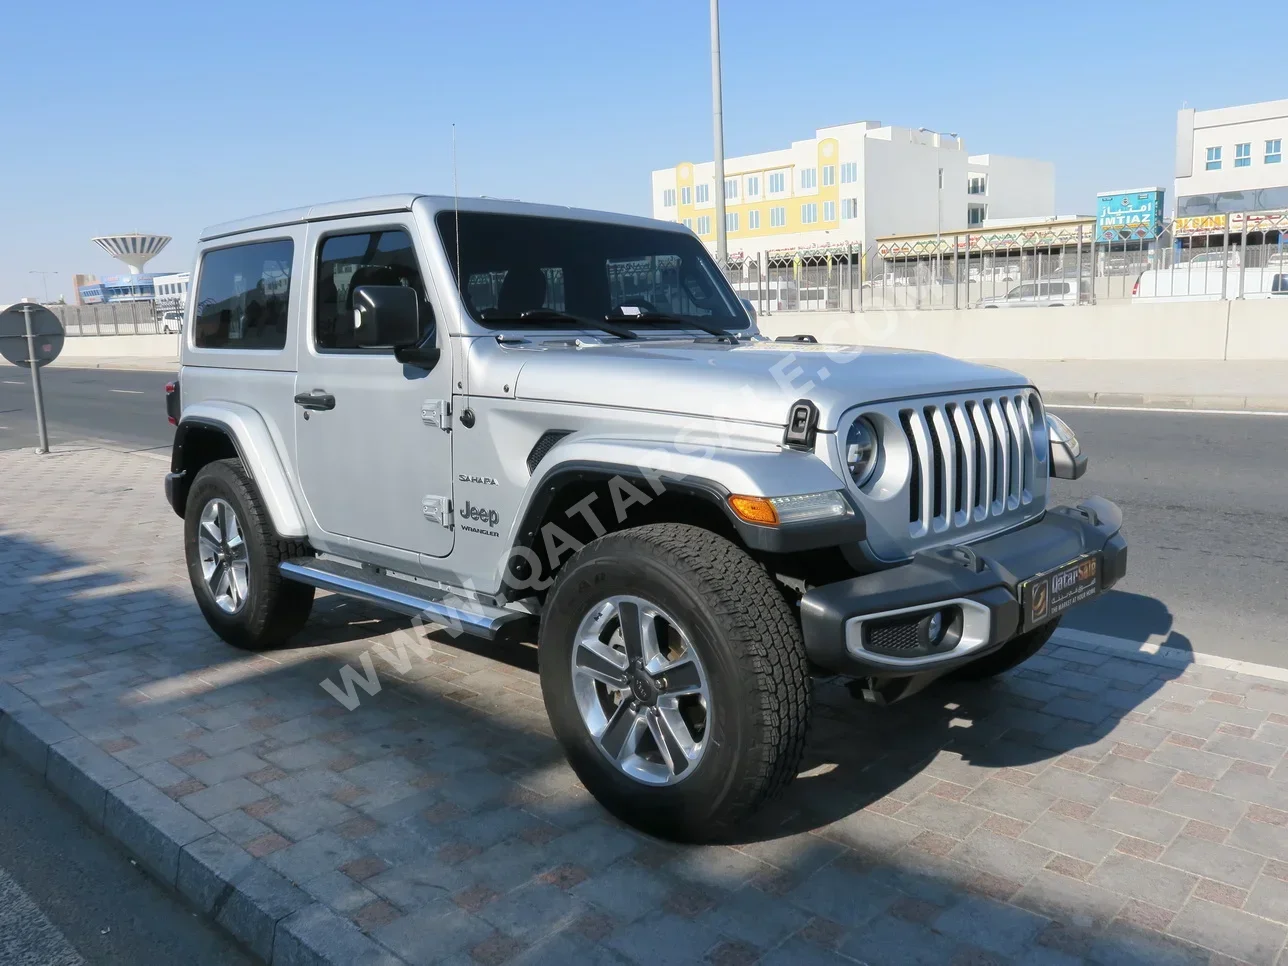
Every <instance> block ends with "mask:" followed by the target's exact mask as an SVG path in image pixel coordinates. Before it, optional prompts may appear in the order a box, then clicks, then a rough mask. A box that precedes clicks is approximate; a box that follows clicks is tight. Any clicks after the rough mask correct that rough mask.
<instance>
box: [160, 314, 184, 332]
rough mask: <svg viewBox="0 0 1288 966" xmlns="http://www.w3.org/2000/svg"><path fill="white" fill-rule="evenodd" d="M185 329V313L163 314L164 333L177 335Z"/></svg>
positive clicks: (162, 328)
mask: <svg viewBox="0 0 1288 966" xmlns="http://www.w3.org/2000/svg"><path fill="white" fill-rule="evenodd" d="M181 331H183V313H182V312H166V313H164V314H163V315H162V316H161V333H162V335H176V334H178V333H179V332H181Z"/></svg>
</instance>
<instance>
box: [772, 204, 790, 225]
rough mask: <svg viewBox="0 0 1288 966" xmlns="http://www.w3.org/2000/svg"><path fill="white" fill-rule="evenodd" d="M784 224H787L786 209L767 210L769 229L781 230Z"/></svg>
mask: <svg viewBox="0 0 1288 966" xmlns="http://www.w3.org/2000/svg"><path fill="white" fill-rule="evenodd" d="M786 224H787V209H786V208H770V209H769V227H770V228H782V227H783V226H784V225H786Z"/></svg>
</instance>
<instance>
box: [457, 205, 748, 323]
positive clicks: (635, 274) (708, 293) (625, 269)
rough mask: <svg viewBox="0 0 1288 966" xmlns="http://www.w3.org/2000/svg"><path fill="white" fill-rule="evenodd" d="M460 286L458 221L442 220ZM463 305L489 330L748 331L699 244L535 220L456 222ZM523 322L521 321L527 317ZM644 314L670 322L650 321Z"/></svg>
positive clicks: (673, 236) (474, 215) (687, 238)
mask: <svg viewBox="0 0 1288 966" xmlns="http://www.w3.org/2000/svg"><path fill="white" fill-rule="evenodd" d="M437 222H438V231H439V234H440V236H441V237H442V239H443V249H444V251H445V252H446V253H447V259H448V262H449V263H450V264H451V266H452V271H453V272H454V273H456V277H457V284H458V285H459V284H461V278H462V273H461V271H460V268H459V267H458V265H457V264H456V262H457V239H456V215H455V213H454V212H451V211H444V212H440V213H439V215H438V218H437ZM460 261H461V263H462V264H463V265H464V273H463V277H464V285H462V293H461V294H462V297H463V301H464V302H465V308H466V310H467V311H468V312H469V314H470V315H471V316H472V317H473V318H474V320H475V321H476V322H479V323H480V324H482V325H486V326H490V327H502V326H503V327H505V328H513V327H516V326H526V327H530V328H542V329H549V328H558V327H560V326H573V327H577V322H576V321H575V320H572V319H565V320H559V319H556V318H552V317H551V313H556V312H559V313H566V314H567V315H569V316H576V317H580V318H589V319H599V320H602V319H626V320H628V322H629V324H630V326H631V327H632V328H640V327H651V326H660V327H665V328H677V327H680V326H681V322H680V321H677V318H676V317H678V319H681V320H692V321H693V323H694V324H695V326H697V325H698V324H699V323H701V324H703V325H706V326H708V327H709V326H713V325H714V326H717V327H719V328H721V329H745V328H747V316H746V313H745V312H744V311H743V309H742V306H741V305H740V304H739V303H738V301H737V300H736V298H735V297H734V295H733V293H732V291H730V289H729V285H728V283H727V282H726V281H725V280H724V278H723V277H721V275H720V272H719V270H718V269H717V268H716V265H715V262H714V261H713V260H712V258H711V256H710V255H709V254H707V250H706V249H705V248H703V247H702V243H701V242H700V241H698V240H697V238H695V237H693V236H692V235H688V234H685V233H684V232H678V231H666V230H660V229H654V228H637V227H634V226H630V225H614V224H610V223H606V222H596V221H577V220H574V219H570V218H545V217H537V216H532V215H510V214H492V213H487V212H475V211H462V212H461V213H460ZM525 313H529V314H530V315H529V317H527V318H524V317H523V316H524V314H525ZM651 313H657V314H659V315H662V316H670V317H671V318H658V319H649V318H648V316H649V314H651Z"/></svg>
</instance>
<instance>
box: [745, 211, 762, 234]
mask: <svg viewBox="0 0 1288 966" xmlns="http://www.w3.org/2000/svg"><path fill="white" fill-rule="evenodd" d="M759 227H760V210H759V209H755V210H753V211H749V212H747V229H748V230H749V231H755V230H756V229H757V228H759Z"/></svg>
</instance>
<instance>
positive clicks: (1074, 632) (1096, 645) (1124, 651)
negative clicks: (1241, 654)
mask: <svg viewBox="0 0 1288 966" xmlns="http://www.w3.org/2000/svg"><path fill="white" fill-rule="evenodd" d="M1051 639H1052V640H1053V641H1055V642H1056V643H1058V644H1064V645H1065V646H1067V647H1075V648H1081V649H1083V650H1089V651H1098V652H1101V653H1104V652H1109V653H1113V654H1116V655H1118V656H1120V657H1127V658H1134V659H1136V660H1138V661H1146V662H1149V663H1157V664H1168V665H1171V666H1172V667H1186V666H1188V665H1190V664H1199V665H1202V666H1203V667H1214V668H1220V669H1221V670H1223V671H1233V672H1234V673H1236V674H1250V675H1252V676H1254V677H1259V678H1270V679H1271V680H1273V681H1288V668H1284V667H1275V666H1273V665H1271V664H1254V663H1252V662H1251V661H1236V660H1234V659H1233V658H1229V657H1221V656H1220V655H1219V654H1204V653H1202V652H1201V651H1185V650H1182V649H1180V648H1177V647H1163V646H1162V645H1161V644H1158V643H1156V642H1146V643H1143V644H1142V643H1141V642H1140V641H1133V640H1129V639H1128V638H1125V637H1112V636H1110V635H1108V634H1096V633H1094V632H1092V631H1080V630H1078V629H1077V628H1073V627H1060V628H1057V629H1056V632H1055V634H1054V635H1052V638H1051Z"/></svg>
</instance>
